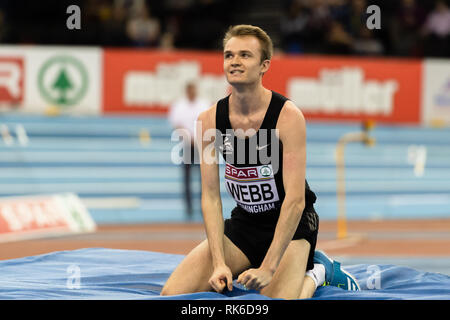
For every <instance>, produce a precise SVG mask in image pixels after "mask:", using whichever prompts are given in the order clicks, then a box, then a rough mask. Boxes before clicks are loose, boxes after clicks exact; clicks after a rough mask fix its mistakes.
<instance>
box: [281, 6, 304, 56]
mask: <svg viewBox="0 0 450 320" xmlns="http://www.w3.org/2000/svg"><path fill="white" fill-rule="evenodd" d="M308 23H309V13H308V12H306V10H305V8H304V7H303V5H302V4H301V3H300V1H299V0H294V1H292V2H291V3H290V4H289V6H288V9H287V11H286V12H285V13H284V14H283V16H282V17H281V22H280V29H281V37H282V46H283V50H285V51H286V52H289V53H301V52H303V50H304V48H303V44H304V42H305V41H306V38H307V36H308V30H307V27H308Z"/></svg>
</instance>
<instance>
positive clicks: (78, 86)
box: [0, 46, 102, 115]
mask: <svg viewBox="0 0 450 320" xmlns="http://www.w3.org/2000/svg"><path fill="white" fill-rule="evenodd" d="M101 75H102V49H101V48H95V47H72V48H69V47H62V46H2V47H0V109H1V110H10V109H11V110H16V111H22V112H29V113H40V114H42V113H46V112H48V111H52V112H58V113H62V114H76V115H98V114H100V111H101V105H102V102H101V97H102V95H101V91H102V90H101V88H102V77H101Z"/></svg>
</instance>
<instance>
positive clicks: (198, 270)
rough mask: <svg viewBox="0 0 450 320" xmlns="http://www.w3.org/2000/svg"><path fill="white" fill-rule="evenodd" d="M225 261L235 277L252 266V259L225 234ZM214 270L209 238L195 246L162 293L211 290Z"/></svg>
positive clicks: (171, 276)
mask: <svg viewBox="0 0 450 320" xmlns="http://www.w3.org/2000/svg"><path fill="white" fill-rule="evenodd" d="M223 242H224V243H223V246H224V254H225V263H226V265H227V266H228V267H229V268H230V269H231V272H232V273H233V278H235V277H236V276H237V275H239V274H240V273H241V272H243V271H244V270H246V269H248V268H249V267H250V261H249V260H248V259H247V257H246V256H245V255H244V254H243V253H242V251H241V250H240V249H239V248H238V247H236V246H235V245H234V244H233V243H232V242H231V241H230V239H228V238H227V237H226V236H224V241H223ZM212 272H213V266H212V259H211V253H210V251H209V246H208V240H204V241H203V242H202V243H200V244H199V245H198V246H197V247H195V248H194V249H193V250H192V251H191V252H190V253H189V254H188V255H187V256H186V257H185V258H184V260H183V261H182V262H181V263H180V264H179V265H178V266H177V268H176V269H175V271H174V272H173V273H172V274H171V275H170V277H169V279H168V280H167V281H166V284H165V285H164V287H163V289H162V291H161V295H176V294H183V293H193V292H200V291H210V290H212V288H211V286H210V285H209V283H208V280H209V278H210V277H211V274H212Z"/></svg>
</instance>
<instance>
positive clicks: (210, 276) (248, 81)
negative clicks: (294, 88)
mask: <svg viewBox="0 0 450 320" xmlns="http://www.w3.org/2000/svg"><path fill="white" fill-rule="evenodd" d="M223 45H224V52H223V54H224V72H225V74H226V77H227V80H228V82H229V83H230V85H231V87H232V89H231V94H230V95H229V96H227V97H226V98H224V99H222V100H220V101H218V102H217V103H216V104H215V105H214V106H212V107H211V108H209V109H208V110H206V111H204V112H203V113H201V114H200V116H199V118H198V123H201V126H198V131H197V132H198V134H197V137H196V141H197V144H198V147H199V150H202V154H203V157H204V158H203V160H202V161H201V163H200V169H201V180H202V212H203V219H204V223H205V229H206V235H207V240H205V241H203V242H202V243H200V244H199V245H198V246H197V247H196V248H194V249H193V250H192V251H191V252H190V253H189V254H188V255H187V256H186V257H185V259H184V260H183V261H182V262H181V263H180V264H179V265H178V266H177V268H176V269H175V271H174V272H173V273H172V275H171V276H170V278H169V279H168V280H167V282H166V284H165V286H164V288H163V290H162V292H161V294H162V295H175V294H183V293H192V292H199V291H209V290H215V291H216V292H222V291H223V290H224V289H228V290H232V289H233V279H235V278H237V282H238V283H240V284H242V285H244V286H245V287H246V288H248V289H253V290H259V291H260V293H261V294H263V295H266V296H268V297H272V298H282V299H302V298H310V297H312V296H313V294H314V292H315V290H316V288H317V287H318V286H320V285H324V284H325V285H336V286H340V287H342V288H344V289H347V290H359V286H358V284H357V282H356V280H355V279H354V278H353V277H352V276H351V275H349V274H348V273H347V272H345V271H344V270H342V269H341V268H340V264H339V263H338V262H336V261H333V260H331V259H330V258H328V257H327V256H326V255H325V254H324V253H323V252H321V251H316V252H315V251H314V250H315V246H316V240H317V232H318V226H319V217H318V215H317V213H316V212H315V210H314V207H313V204H314V202H315V200H316V196H315V194H314V193H313V192H312V191H311V190H310V188H309V186H308V183H307V182H306V180H305V169H306V129H305V119H304V117H303V114H302V112H301V111H300V109H299V108H297V107H296V106H295V105H294V103H292V101H290V100H288V99H287V98H285V97H283V96H282V95H280V94H278V93H276V92H273V91H271V90H268V89H266V88H264V87H263V85H262V77H263V75H264V74H265V73H266V72H267V71H268V70H269V67H270V59H271V57H272V51H273V48H272V41H271V39H270V38H269V36H268V35H267V34H266V33H265V32H264V31H263V30H262V29H260V28H259V27H254V26H250V25H238V26H234V27H231V28H230V29H229V30H228V31H227V33H226V34H225V37H224V41H223ZM210 130H215V132H216V134H215V136H214V137H213V138H215V140H214V145H215V148H210V149H208V145H209V144H210V143H211V141H208V139H205V138H204V137H205V136H207V134H206V133H207V132H210ZM211 149H212V151H211ZM208 150H209V151H210V152H211V153H212V155H213V156H214V157H215V156H216V152H219V153H222V156H223V158H224V160H225V183H226V188H227V190H228V192H229V194H230V195H231V196H232V197H233V198H234V199H235V201H236V203H237V206H236V207H235V208H234V209H233V211H232V213H231V218H230V219H227V220H225V221H224V219H223V215H222V202H221V197H220V185H219V182H220V179H219V167H218V161H205V159H206V157H207V156H208V154H207V153H208V152H209V151H208Z"/></svg>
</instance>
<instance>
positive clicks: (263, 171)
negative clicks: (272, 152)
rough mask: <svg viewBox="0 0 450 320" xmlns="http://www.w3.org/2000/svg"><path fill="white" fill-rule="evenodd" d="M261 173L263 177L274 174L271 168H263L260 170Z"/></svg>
mask: <svg viewBox="0 0 450 320" xmlns="http://www.w3.org/2000/svg"><path fill="white" fill-rule="evenodd" d="M259 172H260V173H261V175H262V176H263V177H268V176H270V175H271V174H272V169H270V167H269V166H263V167H261V169H259Z"/></svg>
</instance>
